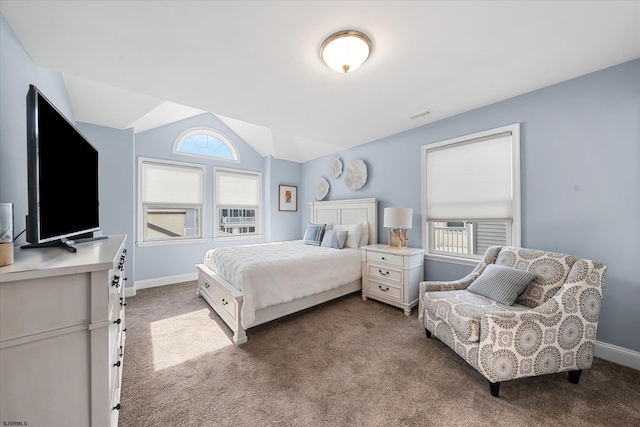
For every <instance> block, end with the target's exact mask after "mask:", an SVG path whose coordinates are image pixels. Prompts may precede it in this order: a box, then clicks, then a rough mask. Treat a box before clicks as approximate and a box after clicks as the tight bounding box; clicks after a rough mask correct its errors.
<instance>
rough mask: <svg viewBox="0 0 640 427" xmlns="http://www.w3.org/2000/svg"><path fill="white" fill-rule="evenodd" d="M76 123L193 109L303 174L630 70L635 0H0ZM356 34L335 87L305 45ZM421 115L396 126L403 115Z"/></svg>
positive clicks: (639, 41)
mask: <svg viewBox="0 0 640 427" xmlns="http://www.w3.org/2000/svg"><path fill="white" fill-rule="evenodd" d="M0 11H1V12H2V14H3V15H4V16H5V18H6V19H7V21H8V22H9V24H10V25H11V27H12V29H13V30H14V31H15V33H16V34H17V36H18V38H19V39H20V41H21V43H22V44H23V46H24V47H25V49H26V50H27V52H28V53H29V54H30V55H31V57H32V59H33V60H34V62H35V63H36V64H37V65H40V66H44V67H47V68H50V69H53V70H57V71H60V72H62V73H63V75H64V78H65V82H66V85H67V88H68V91H69V95H70V99H71V102H72V105H73V108H74V113H75V116H76V120H78V121H84V122H89V123H95V124H100V125H105V126H111V127H115V128H121V129H124V128H127V127H135V130H136V132H139V131H141V130H146V129H150V128H152V127H155V126H158V125H161V124H165V123H169V122H172V121H175V120H179V119H182V118H185V117H190V116H193V115H196V114H200V113H202V112H203V111H208V112H211V113H214V114H216V115H217V116H218V117H220V118H221V119H222V121H223V122H225V123H226V124H227V125H228V126H229V127H230V128H231V129H233V130H234V131H235V132H236V133H237V134H238V135H239V136H241V137H242V138H243V139H244V140H245V141H247V143H249V144H250V145H252V146H253V147H254V148H255V149H256V150H257V151H258V152H259V153H260V154H262V155H267V154H271V155H273V156H274V157H277V158H282V159H287V160H293V161H297V162H304V161H307V160H310V159H313V158H316V157H319V156H322V155H325V154H329V153H332V152H335V151H339V150H342V149H344V148H349V147H353V146H356V145H360V144H364V143H367V142H370V141H373V140H376V139H379V138H382V137H385V136H388V135H392V134H395V133H398V132H401V131H405V130H408V129H412V128H415V127H418V126H421V125H424V124H427V123H431V122H433V121H436V120H441V119H443V118H445V117H449V116H452V115H455V114H459V113H462V112H465V111H469V110H471V109H474V108H478V107H481V106H484V105H488V104H491V103H494V102H498V101H500V100H503V99H507V98H510V97H513V96H516V95H519V94H522V93H526V92H529V91H532V90H535V89H538V88H541V87H545V86H548V85H551V84H554V83H558V82H561V81H564V80H567V79H571V78H574V77H577V76H580V75H584V74H587V73H590V72H593V71H597V70H599V69H602V68H606V67H609V66H612V65H616V64H619V63H622V62H626V61H629V60H632V59H636V58H639V57H640V1H522V2H520V1H510V2H506V1H423V2H420V1H340V2H333V1H252V2H247V1H215V2H214V1H193V2H192V1H127V2H125V1H101V2H97V1H84V2H80V1H28V0H20V1H13V0H0ZM343 29H356V30H360V31H363V32H365V33H366V34H367V35H368V36H369V37H370V38H371V40H372V42H373V46H374V47H373V53H372V54H371V57H370V58H369V60H368V61H367V62H366V63H365V64H364V65H363V66H362V67H361V68H359V69H358V70H356V71H354V72H352V73H349V74H339V73H336V72H335V71H332V70H330V69H329V68H328V67H326V66H325V65H324V63H323V62H322V60H321V59H320V56H319V48H320V45H321V43H322V41H323V40H324V38H325V37H327V36H328V35H330V34H332V33H334V32H335V31H338V30H343ZM424 111H430V114H428V115H425V116H423V117H420V118H417V119H414V120H411V119H409V117H411V116H414V115H416V114H418V113H421V112H424Z"/></svg>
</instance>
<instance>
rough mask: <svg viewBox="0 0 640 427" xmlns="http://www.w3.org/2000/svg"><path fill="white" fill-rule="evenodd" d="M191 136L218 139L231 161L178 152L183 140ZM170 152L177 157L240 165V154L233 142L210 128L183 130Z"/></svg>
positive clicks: (200, 127)
mask: <svg viewBox="0 0 640 427" xmlns="http://www.w3.org/2000/svg"><path fill="white" fill-rule="evenodd" d="M193 135H208V136H211V137H213V138H216V139H218V140H219V141H221V142H222V143H223V144H224V145H226V146H227V148H228V149H229V151H230V152H231V155H232V156H233V159H225V158H222V157H215V156H205V155H202V154H194V153H185V152H183V151H178V148H179V147H180V145H181V144H182V143H183V142H184V140H185V139H187V138H190V137H191V136H193ZM171 152H172V153H173V154H177V155H179V156H189V157H198V158H201V159H208V160H216V161H220V162H228V163H241V159H240V152H239V151H238V147H236V145H235V144H234V143H233V141H231V138H229V137H228V136H227V135H225V134H224V133H222V132H220V131H219V130H217V129H213V128H210V127H202V126H199V127H193V128H189V129H187V130H185V131H184V132H182V133H181V134H180V135H178V137H177V138H176V140H175V142H174V143H173V148H172V149H171Z"/></svg>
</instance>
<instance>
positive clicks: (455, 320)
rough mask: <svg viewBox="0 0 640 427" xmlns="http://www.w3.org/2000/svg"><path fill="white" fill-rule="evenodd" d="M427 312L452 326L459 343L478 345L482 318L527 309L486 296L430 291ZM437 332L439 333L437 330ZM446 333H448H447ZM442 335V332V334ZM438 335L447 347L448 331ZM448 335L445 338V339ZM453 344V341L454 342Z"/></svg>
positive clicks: (465, 292)
mask: <svg viewBox="0 0 640 427" xmlns="http://www.w3.org/2000/svg"><path fill="white" fill-rule="evenodd" d="M424 308H425V310H427V312H429V314H430V315H431V316H433V317H435V318H436V319H439V320H442V321H443V322H445V323H446V324H448V325H449V326H450V327H451V330H450V331H449V332H448V334H449V335H450V334H451V332H453V333H454V334H455V336H456V338H458V339H459V340H462V341H465V342H478V341H479V340H480V319H481V318H482V315H483V314H485V313H494V312H496V313H504V312H515V311H522V310H527V309H528V308H527V307H525V306H522V305H519V304H516V305H505V304H500V303H498V302H496V301H494V300H491V299H489V298H487V297H485V296H482V295H478V294H474V293H473V292H469V291H467V290H459V291H443V292H429V298H427V299H425V306H424ZM434 332H435V331H434ZM443 332H444V333H443ZM438 333H440V334H439V335H438ZM436 334H437V335H438V336H439V337H440V338H441V340H442V341H443V342H445V343H447V344H449V342H447V338H446V335H447V331H446V328H444V327H442V328H441V329H440V330H439V331H438V332H436ZM440 335H444V336H445V337H444V338H443V337H441V336H440ZM450 341H451V342H453V341H452V340H450Z"/></svg>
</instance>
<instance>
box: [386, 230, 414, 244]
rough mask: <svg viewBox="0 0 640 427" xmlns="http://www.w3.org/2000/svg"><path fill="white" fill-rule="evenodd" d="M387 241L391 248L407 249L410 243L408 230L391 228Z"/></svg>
mask: <svg viewBox="0 0 640 427" xmlns="http://www.w3.org/2000/svg"><path fill="white" fill-rule="evenodd" d="M387 242H388V243H387V244H388V245H389V248H390V249H406V248H407V245H408V244H409V237H408V236H407V230H400V229H398V230H389V232H388V235H387Z"/></svg>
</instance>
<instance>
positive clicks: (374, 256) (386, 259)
mask: <svg viewBox="0 0 640 427" xmlns="http://www.w3.org/2000/svg"><path fill="white" fill-rule="evenodd" d="M403 258H404V257H403V256H402V255H396V254H387V253H382V252H375V251H367V261H369V262H380V263H385V264H391V265H397V266H398V267H402V266H403Z"/></svg>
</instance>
